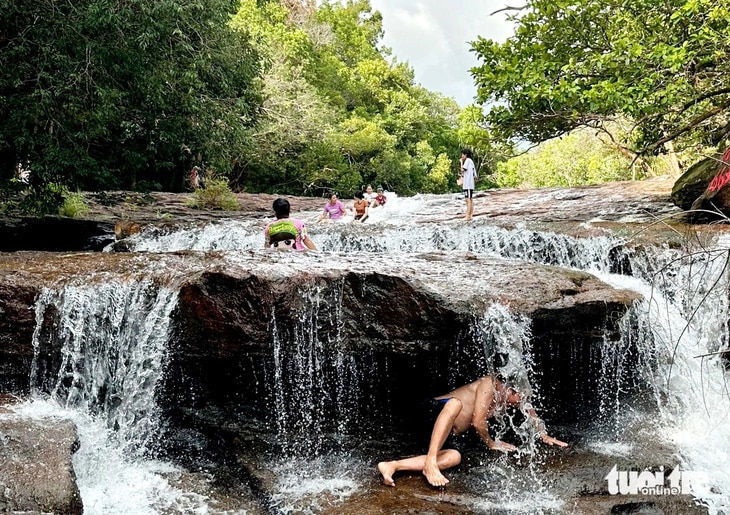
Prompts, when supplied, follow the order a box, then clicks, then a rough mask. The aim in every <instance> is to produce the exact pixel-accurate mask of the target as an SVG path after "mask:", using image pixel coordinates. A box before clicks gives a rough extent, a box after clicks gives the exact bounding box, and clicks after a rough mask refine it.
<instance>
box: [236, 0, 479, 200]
mask: <svg viewBox="0 0 730 515" xmlns="http://www.w3.org/2000/svg"><path fill="white" fill-rule="evenodd" d="M294 4H295V3H292V2H286V5H284V3H283V2H282V3H277V2H266V3H264V4H262V5H260V3H259V2H256V1H255V0H243V1H242V2H241V8H240V9H239V11H238V13H237V14H236V16H235V17H234V18H233V20H232V22H231V23H232V26H233V27H234V28H235V29H236V30H239V31H242V32H244V33H246V34H248V35H249V36H250V37H251V39H252V40H253V41H255V42H256V45H257V50H258V52H259V53H260V55H261V56H262V62H261V66H262V68H263V69H264V74H263V82H264V92H265V101H264V107H263V111H262V116H261V118H260V120H259V123H258V125H257V127H256V129H255V131H254V133H253V140H254V141H255V146H254V147H252V148H250V149H249V151H248V157H249V159H247V161H246V162H245V163H240V166H239V169H238V170H237V171H236V172H235V173H234V174H233V175H232V178H233V183H234V184H235V185H236V186H238V187H242V188H245V189H247V190H251V191H267V192H271V193H274V192H277V193H289V194H302V193H311V194H322V195H325V196H326V195H328V194H329V193H330V192H332V191H335V192H338V193H340V194H343V195H349V193H351V192H352V191H354V190H357V189H361V188H362V187H363V186H364V184H367V183H372V184H383V185H384V186H386V187H387V188H388V189H390V190H392V191H398V192H399V193H400V194H409V193H414V192H416V191H437V190H438V191H442V190H443V184H442V182H441V181H434V180H433V177H432V178H431V180H428V179H427V176H428V174H429V173H430V166H431V165H432V164H433V162H434V160H435V157H434V156H436V155H439V154H443V155H444V156H451V158H452V159H454V161H455V160H456V159H458V155H459V149H460V145H462V144H463V143H461V142H460V141H459V138H458V135H457V126H458V125H459V120H458V115H459V107H458V105H456V103H455V102H454V101H453V100H452V99H448V98H445V97H443V96H442V95H439V94H436V93H432V92H429V91H427V90H425V89H424V88H422V87H421V86H418V85H416V84H414V79H413V71H412V70H411V69H410V68H409V67H408V66H407V65H405V64H403V63H398V62H397V61H395V60H389V58H390V55H389V51H388V50H387V49H382V48H379V46H378V44H379V41H380V38H381V37H382V33H383V31H382V17H381V15H380V13H378V12H377V11H375V12H373V11H372V9H371V7H370V2H369V0H348V1H345V2H342V3H340V2H331V1H330V2H323V3H322V4H321V5H320V6H319V7H317V8H316V9H312V10H307V9H306V8H304V7H302V8H300V9H295V8H294ZM467 123H468V122H467V121H464V126H465V128H466V125H467ZM470 130H472V131H473V133H474V134H475V138H474V142H475V143H477V144H480V143H481V142H480V141H479V138H478V137H476V134H477V133H479V132H480V131H481V132H484V130H483V129H481V128H479V127H478V126H476V125H473V126H471V127H470ZM424 145H425V146H424ZM426 147H429V148H430V151H429V152H430V156H431V157H430V160H431V162H430V163H428V162H426V161H424V154H423V153H422V149H423V148H426ZM475 150H476V148H475ZM487 152H488V150H487V149H483V152H482V153H483V154H486V153H487ZM442 166H443V162H442ZM450 184H452V185H454V186H455V183H450ZM431 188H437V190H432V189H431Z"/></svg>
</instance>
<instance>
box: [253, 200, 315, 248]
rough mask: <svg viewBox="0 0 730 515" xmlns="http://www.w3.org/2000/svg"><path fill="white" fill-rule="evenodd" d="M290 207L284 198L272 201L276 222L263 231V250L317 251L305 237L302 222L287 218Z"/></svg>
mask: <svg viewBox="0 0 730 515" xmlns="http://www.w3.org/2000/svg"><path fill="white" fill-rule="evenodd" d="M290 209H291V206H290V205H289V201H288V200H287V199H285V198H278V199H276V200H275V201H274V214H275V215H276V220H274V221H273V222H270V223H269V224H268V225H267V226H266V228H265V229H264V237H265V238H266V243H265V245H264V248H266V249H275V250H307V249H309V250H317V247H316V245H315V244H314V242H313V241H312V239H311V238H310V237H309V236H308V235H307V230H306V228H305V227H304V222H303V221H301V220H299V219H297V218H289V212H290Z"/></svg>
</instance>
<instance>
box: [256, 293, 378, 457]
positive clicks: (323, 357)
mask: <svg viewBox="0 0 730 515" xmlns="http://www.w3.org/2000/svg"><path fill="white" fill-rule="evenodd" d="M342 288H343V283H342V281H340V283H339V284H336V285H334V286H330V287H327V288H325V287H323V286H319V285H312V286H310V287H305V288H303V289H301V290H300V291H298V292H296V294H297V295H300V296H301V298H302V308H301V310H300V312H299V313H298V315H297V319H296V322H295V323H294V325H293V326H290V327H282V322H280V321H279V320H278V319H277V317H276V314H275V313H272V317H271V324H270V327H271V331H272V335H273V341H274V374H273V376H274V385H273V390H274V404H275V409H274V410H273V411H274V414H275V419H276V433H277V440H278V441H279V442H280V443H281V445H282V448H283V450H284V453H285V454H288V455H298V456H302V455H305V456H310V457H311V456H316V455H318V454H319V453H320V452H322V450H323V446H324V445H325V443H326V441H327V440H331V439H332V436H333V435H335V436H337V437H341V436H345V435H348V434H351V433H352V432H353V430H354V429H355V428H358V427H361V426H363V425H364V424H367V423H369V422H368V418H370V417H368V414H363V413H361V412H360V411H359V407H360V406H361V405H362V404H363V401H364V396H365V395H367V392H369V391H370V390H371V388H370V387H368V383H369V382H373V381H377V378H378V370H377V366H376V363H375V360H374V357H373V356H372V353H370V352H369V351H364V350H363V351H362V352H360V353H357V354H354V353H353V352H351V351H350V352H348V351H347V349H346V348H345V344H344V342H343V339H342V335H341V326H342V324H343V320H342V312H341V311H342ZM370 416H377V413H370Z"/></svg>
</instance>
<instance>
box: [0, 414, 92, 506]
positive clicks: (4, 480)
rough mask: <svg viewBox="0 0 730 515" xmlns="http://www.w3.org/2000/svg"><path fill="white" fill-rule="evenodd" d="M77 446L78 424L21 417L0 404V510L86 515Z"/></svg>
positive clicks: (50, 419) (52, 419) (51, 419)
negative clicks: (73, 460)
mask: <svg viewBox="0 0 730 515" xmlns="http://www.w3.org/2000/svg"><path fill="white" fill-rule="evenodd" d="M78 446H79V441H78V436H77V434H76V427H75V425H74V424H73V422H71V421H69V420H60V419H55V418H30V417H27V416H21V415H19V414H17V413H14V412H13V409H12V406H8V405H5V406H3V405H0V464H1V465H0V511H2V512H12V513H55V514H59V515H76V514H81V513H83V505H82V502H81V495H80V494H79V489H78V486H77V485H76V475H75V473H74V469H73V464H72V463H71V457H72V455H73V453H74V452H76V450H77V449H78Z"/></svg>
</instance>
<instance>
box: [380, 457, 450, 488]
mask: <svg viewBox="0 0 730 515" xmlns="http://www.w3.org/2000/svg"><path fill="white" fill-rule="evenodd" d="M436 463H437V465H438V468H439V469H440V470H446V469H448V468H451V467H455V466H456V465H458V464H459V463H461V454H459V451H457V450H454V449H444V450H443V451H439V453H438V454H437V456H436ZM425 465H426V455H425V454H422V455H420V456H413V457H412V458H404V459H402V460H396V461H381V462H380V463H378V471H379V472H380V474H381V475H382V476H383V483H385V484H386V485H388V486H395V481H393V474H395V473H396V472H402V471H411V472H422V471H423V469H424V467H425ZM444 479H445V480H446V482H447V483H448V481H449V480H448V479H446V478H444ZM434 486H442V485H434Z"/></svg>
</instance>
